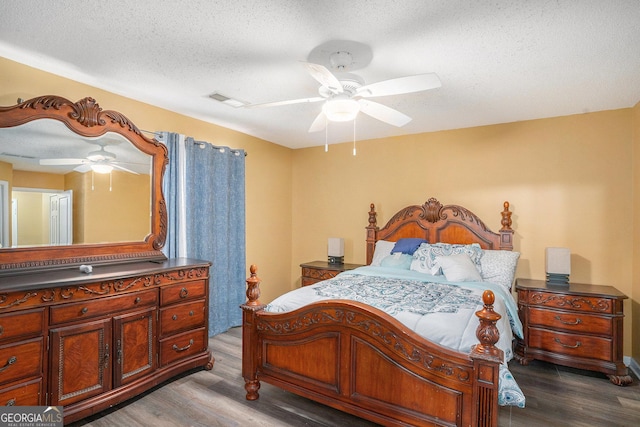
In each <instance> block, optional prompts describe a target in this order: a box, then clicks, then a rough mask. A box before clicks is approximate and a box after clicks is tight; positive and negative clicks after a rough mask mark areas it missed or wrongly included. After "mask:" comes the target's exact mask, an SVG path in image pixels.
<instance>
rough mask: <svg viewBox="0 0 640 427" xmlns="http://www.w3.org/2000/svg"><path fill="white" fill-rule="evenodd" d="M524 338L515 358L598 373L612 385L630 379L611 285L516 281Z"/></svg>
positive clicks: (619, 307)
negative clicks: (605, 375)
mask: <svg viewBox="0 0 640 427" xmlns="http://www.w3.org/2000/svg"><path fill="white" fill-rule="evenodd" d="M516 291H517V293H518V308H519V312H520V319H521V321H522V326H523V328H524V339H523V340H518V342H517V345H516V357H517V358H518V360H519V361H520V363H522V364H523V365H526V364H528V363H529V362H530V361H531V360H533V359H539V360H544V361H547V362H552V363H557V364H559V365H565V366H571V367H574V368H579V369H587V370H593V371H599V372H603V373H605V374H607V376H608V377H609V379H610V380H611V382H612V383H614V384H616V385H627V384H630V383H631V381H632V380H631V377H630V376H629V372H628V369H627V367H626V366H625V365H624V363H623V361H622V357H623V354H622V352H623V340H622V337H623V333H622V329H623V320H624V312H623V301H624V299H626V298H627V297H626V295H624V294H623V293H621V292H620V291H618V290H617V289H616V288H614V287H612V286H598V285H587V284H578V283H571V284H569V285H551V284H547V283H546V282H545V281H542V280H531V279H516Z"/></svg>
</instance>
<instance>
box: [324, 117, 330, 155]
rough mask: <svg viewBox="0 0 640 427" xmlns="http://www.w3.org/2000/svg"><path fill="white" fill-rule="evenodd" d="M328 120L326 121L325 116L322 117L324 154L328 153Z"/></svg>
mask: <svg viewBox="0 0 640 427" xmlns="http://www.w3.org/2000/svg"><path fill="white" fill-rule="evenodd" d="M328 134H329V120H327V116H324V152H325V153H326V152H327V151H329V142H328V141H329V138H328Z"/></svg>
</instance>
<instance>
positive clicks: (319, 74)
mask: <svg viewBox="0 0 640 427" xmlns="http://www.w3.org/2000/svg"><path fill="white" fill-rule="evenodd" d="M303 64H304V66H305V67H306V68H307V71H308V72H309V74H311V77H313V78H314V79H316V80H317V81H319V82H320V84H321V85H322V86H324V87H326V88H327V89H329V90H330V91H331V92H333V93H342V92H344V88H343V87H342V83H340V80H338V78H337V77H336V76H334V75H333V73H332V72H331V71H329V70H328V69H327V67H325V66H324V65H320V64H314V63H312V62H303Z"/></svg>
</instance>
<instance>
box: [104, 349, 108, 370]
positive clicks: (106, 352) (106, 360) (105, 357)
mask: <svg viewBox="0 0 640 427" xmlns="http://www.w3.org/2000/svg"><path fill="white" fill-rule="evenodd" d="M103 366H104V367H105V368H106V367H107V366H109V344H106V345H105V346H104V363H103Z"/></svg>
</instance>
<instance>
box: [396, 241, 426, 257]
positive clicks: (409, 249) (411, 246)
mask: <svg viewBox="0 0 640 427" xmlns="http://www.w3.org/2000/svg"><path fill="white" fill-rule="evenodd" d="M423 243H427V241H426V240H424V239H420V238H418V237H405V238H404V239H400V240H398V241H397V242H396V244H395V245H394V246H393V249H392V250H391V253H392V254H394V253H396V252H400V253H403V254H407V255H413V253H414V252H415V251H416V250H417V249H418V248H419V247H420V245H421V244H423Z"/></svg>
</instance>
